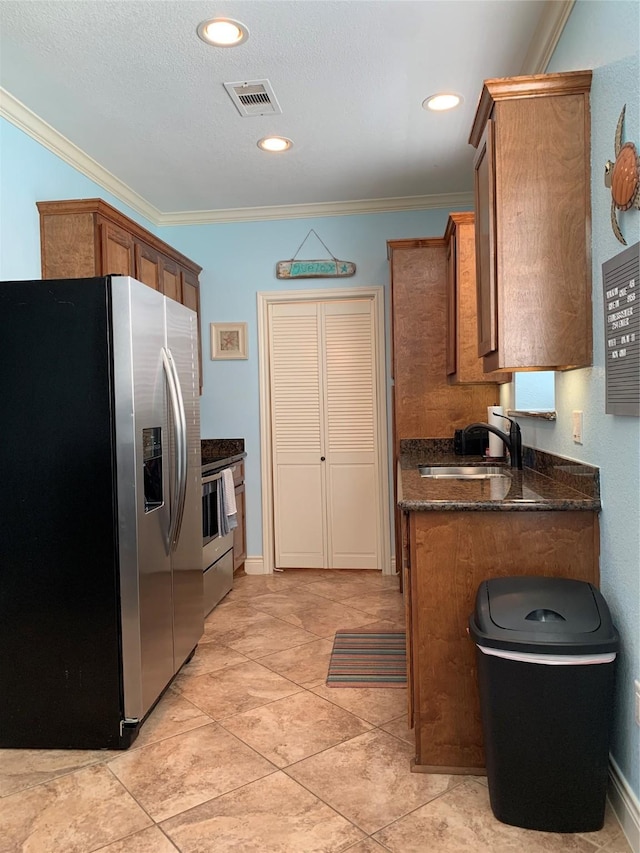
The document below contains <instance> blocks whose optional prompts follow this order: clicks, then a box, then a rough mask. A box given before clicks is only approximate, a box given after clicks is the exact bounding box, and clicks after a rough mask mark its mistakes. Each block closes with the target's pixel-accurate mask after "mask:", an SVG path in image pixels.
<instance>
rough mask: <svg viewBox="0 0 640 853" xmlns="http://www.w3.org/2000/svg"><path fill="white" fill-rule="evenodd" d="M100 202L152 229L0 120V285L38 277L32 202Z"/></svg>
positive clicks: (152, 228)
mask: <svg viewBox="0 0 640 853" xmlns="http://www.w3.org/2000/svg"><path fill="white" fill-rule="evenodd" d="M65 198H102V199H104V200H105V201H107V202H109V204H112V205H113V206H114V207H117V208H118V209H119V210H121V211H122V212H123V213H125V214H126V215H127V216H129V217H131V219H135V220H136V222H139V223H140V224H141V225H142V226H143V227H144V228H147V229H148V230H149V231H152V232H153V233H154V234H157V232H158V229H157V228H156V227H155V226H154V225H152V224H151V223H150V222H148V221H147V220H146V219H145V218H144V217H142V216H140V214H139V213H137V212H136V211H134V210H131V208H129V207H128V206H127V205H125V204H123V203H122V202H121V201H119V200H118V199H116V198H114V196H112V195H111V194H110V193H108V192H107V191H106V190H105V189H104V188H103V187H101V186H99V185H98V184H96V183H95V182H94V181H92V180H90V179H89V178H87V177H85V176H84V175H83V174H81V173H80V172H78V171H77V170H76V169H74V168H73V167H72V166H69V164H68V163H65V162H64V160H61V159H60V158H59V157H57V156H56V155H55V154H52V153H51V151H49V150H48V149H47V148H44V147H43V146H42V145H40V144H39V143H38V142H36V141H35V140H33V139H32V138H31V137H30V136H27V134H26V133H23V132H22V131H21V130H18V128H17V127H15V126H14V125H13V124H11V123H10V122H8V121H6V120H5V119H3V118H0V281H10V280H11V279H18V278H22V279H29V278H40V220H39V218H38V208H37V207H36V202H37V201H57V200H58V199H65Z"/></svg>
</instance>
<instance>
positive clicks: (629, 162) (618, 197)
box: [604, 104, 640, 246]
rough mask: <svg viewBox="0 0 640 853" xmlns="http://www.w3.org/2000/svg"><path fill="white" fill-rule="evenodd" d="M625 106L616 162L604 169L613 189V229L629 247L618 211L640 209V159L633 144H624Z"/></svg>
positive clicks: (617, 143)
mask: <svg viewBox="0 0 640 853" xmlns="http://www.w3.org/2000/svg"><path fill="white" fill-rule="evenodd" d="M626 109H627V105H626V104H625V105H624V107H623V108H622V112H621V113H620V118H619V119H618V126H617V127H616V138H615V151H616V161H615V163H612V162H611V160H608V161H607V163H606V165H605V167H604V184H605V186H606V187H609V188H610V189H611V227H612V228H613V233H614V234H615V235H616V237H617V238H618V240H620V242H621V243H623V244H624V245H625V246H626V245H627V241H626V240H625V239H624V237H623V235H622V231H621V230H620V226H619V225H618V217H617V215H616V208H617V209H618V210H629V208H630V207H637V208H640V157H638V152H637V150H636V146H635V145H634V144H633V142H625V143H624V145H623V144H622V133H623V129H624V114H625V110H626Z"/></svg>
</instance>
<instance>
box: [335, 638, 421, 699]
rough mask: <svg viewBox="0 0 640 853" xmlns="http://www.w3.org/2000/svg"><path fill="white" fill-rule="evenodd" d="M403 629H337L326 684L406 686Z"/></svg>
mask: <svg viewBox="0 0 640 853" xmlns="http://www.w3.org/2000/svg"><path fill="white" fill-rule="evenodd" d="M406 685H407V641H406V634H405V632H404V631H388V632H381V631H367V629H366V628H362V629H360V630H359V631H336V636H335V640H334V641H333V649H332V651H331V659H330V660H329V672H328V675H327V687H406Z"/></svg>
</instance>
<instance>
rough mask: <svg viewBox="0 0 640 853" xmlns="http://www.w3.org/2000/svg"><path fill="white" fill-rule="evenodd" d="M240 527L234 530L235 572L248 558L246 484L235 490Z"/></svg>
mask: <svg viewBox="0 0 640 853" xmlns="http://www.w3.org/2000/svg"><path fill="white" fill-rule="evenodd" d="M235 496H236V510H237V519H238V526H237V527H235V528H234V530H233V570H234V571H235V570H236V569H239V568H240V567H241V566H242V565H244V561H245V560H246V558H247V534H246V530H247V527H246V518H245V500H244V496H245V491H244V483H243V484H242V485H241V486H236V488H235Z"/></svg>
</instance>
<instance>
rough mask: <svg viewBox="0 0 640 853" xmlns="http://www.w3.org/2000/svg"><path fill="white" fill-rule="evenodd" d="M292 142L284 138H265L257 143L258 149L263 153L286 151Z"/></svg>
mask: <svg viewBox="0 0 640 853" xmlns="http://www.w3.org/2000/svg"><path fill="white" fill-rule="evenodd" d="M292 145H293V142H292V141H291V140H290V139H287V138H286V136H265V137H263V138H262V139H260V140H259V141H258V148H262V150H263V151H287V150H288V149H289V148H291V146H292Z"/></svg>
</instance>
